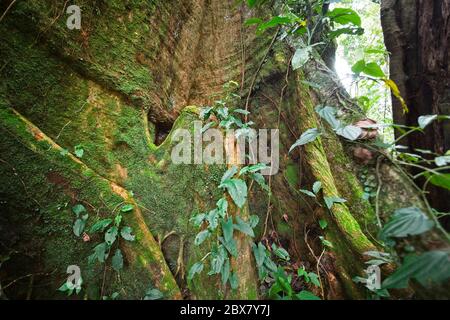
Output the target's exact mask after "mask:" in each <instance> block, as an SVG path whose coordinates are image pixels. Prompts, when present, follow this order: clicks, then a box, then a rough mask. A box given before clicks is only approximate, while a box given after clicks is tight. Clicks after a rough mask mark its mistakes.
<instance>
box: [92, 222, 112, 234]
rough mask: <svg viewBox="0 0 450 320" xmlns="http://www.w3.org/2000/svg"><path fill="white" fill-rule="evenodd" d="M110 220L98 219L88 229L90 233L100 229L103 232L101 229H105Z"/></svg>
mask: <svg viewBox="0 0 450 320" xmlns="http://www.w3.org/2000/svg"><path fill="white" fill-rule="evenodd" d="M111 222H112V219H104V220H100V221H97V222H96V223H95V224H94V225H93V226H92V227H91V229H90V232H91V233H94V232H97V231H101V232H103V230H105V228H106V227H107V226H109V225H110V224H111Z"/></svg>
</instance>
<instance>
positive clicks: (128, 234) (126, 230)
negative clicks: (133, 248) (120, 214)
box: [120, 227, 136, 241]
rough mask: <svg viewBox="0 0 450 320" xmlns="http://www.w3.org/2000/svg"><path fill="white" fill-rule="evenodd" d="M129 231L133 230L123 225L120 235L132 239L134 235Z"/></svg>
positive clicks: (128, 239)
mask: <svg viewBox="0 0 450 320" xmlns="http://www.w3.org/2000/svg"><path fill="white" fill-rule="evenodd" d="M131 232H133V230H132V229H131V227H123V228H122V229H121V230H120V235H121V236H122V238H124V239H125V240H127V241H134V240H135V238H136V237H135V236H134V235H133V234H131Z"/></svg>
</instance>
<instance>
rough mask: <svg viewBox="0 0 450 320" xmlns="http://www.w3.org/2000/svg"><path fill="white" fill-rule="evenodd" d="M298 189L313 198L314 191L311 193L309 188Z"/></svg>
mask: <svg viewBox="0 0 450 320" xmlns="http://www.w3.org/2000/svg"><path fill="white" fill-rule="evenodd" d="M299 191H300V192H301V193H304V194H306V195H307V196H310V197H311V198H315V197H316V195H315V194H314V193H312V192H311V191H309V190H305V189H300V190H299Z"/></svg>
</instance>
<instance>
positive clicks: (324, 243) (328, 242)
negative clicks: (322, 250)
mask: <svg viewBox="0 0 450 320" xmlns="http://www.w3.org/2000/svg"><path fill="white" fill-rule="evenodd" d="M319 239H320V241H321V242H322V244H323V245H324V246H325V247H329V248H333V244H332V243H331V242H330V241H328V240H327V239H325V238H324V237H322V236H320V237H319Z"/></svg>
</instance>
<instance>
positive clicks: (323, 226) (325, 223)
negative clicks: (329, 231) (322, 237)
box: [319, 219, 328, 230]
mask: <svg viewBox="0 0 450 320" xmlns="http://www.w3.org/2000/svg"><path fill="white" fill-rule="evenodd" d="M319 226H320V228H321V229H322V230H323V229H325V228H326V227H327V226H328V222H327V221H326V220H324V219H320V220H319Z"/></svg>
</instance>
